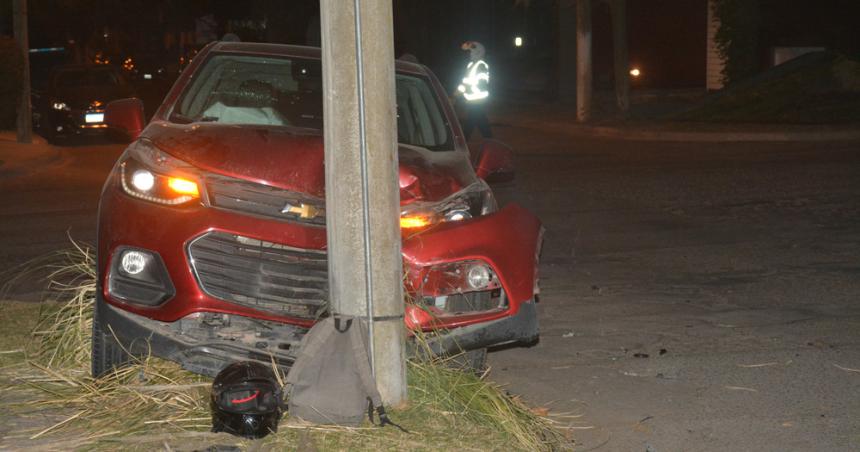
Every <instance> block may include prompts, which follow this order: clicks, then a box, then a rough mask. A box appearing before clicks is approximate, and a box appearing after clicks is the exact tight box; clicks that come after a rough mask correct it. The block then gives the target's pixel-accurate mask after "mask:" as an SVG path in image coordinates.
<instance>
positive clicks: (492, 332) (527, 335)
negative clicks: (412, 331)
mask: <svg viewBox="0 0 860 452" xmlns="http://www.w3.org/2000/svg"><path fill="white" fill-rule="evenodd" d="M95 308H96V309H98V311H99V312H98V318H99V319H100V321H102V322H104V324H105V325H110V327H109V329H108V331H110V332H111V333H112V334H113V335H114V337H115V338H116V339H117V340H118V341H119V342H120V343H121V344H122V345H123V347H125V348H126V350H128V351H130V352H131V353H133V354H135V355H139V356H144V355H147V354H152V355H155V356H160V357H163V358H165V359H168V360H171V361H174V362H177V363H179V364H180V365H181V366H182V367H183V368H185V369H187V370H189V371H191V372H195V373H199V374H202V375H207V376H210V377H214V376H215V375H217V374H218V372H220V371H221V369H223V368H224V367H226V366H227V365H229V364H230V363H233V362H236V361H257V362H260V363H263V364H266V365H270V364H271V362H272V360H274V361H275V362H276V363H277V364H278V366H279V367H281V368H282V369H283V370H284V371H287V370H289V368H290V366H292V364H293V362H294V361H295V358H296V354H297V352H298V347H290V348H287V349H284V348H283V347H278V346H268V343H267V346H266V347H264V348H260V347H259V344H260V343H263V342H265V341H260V342H258V343H257V344H247V343H242V342H237V341H234V340H229V339H224V338H218V337H217V336H215V335H213V336H211V337H208V338H203V337H189V336H188V335H186V334H183V333H182V332H180V331H178V330H177V329H176V328H174V327H173V326H172V325H171V323H168V322H159V321H157V320H152V319H149V318H146V317H143V316H140V315H137V314H133V313H130V312H128V311H124V310H122V309H119V308H116V307H113V306H111V305H109V304H107V303H105V302H104V301H102V300H101V297H99V300H98V301H97V302H96V306H95ZM284 327H285V328H295V327H292V326H290V325H284ZM305 332H306V330H305V329H301V328H297V330H296V331H294V332H293V333H292V334H294V335H295V336H296V337H299V336H301V335H303V334H304V333H305ZM537 338H538V320H537V311H536V308H535V303H534V302H532V301H530V302H527V303H523V304H522V305H521V306H520V309H519V310H518V312H517V313H516V314H515V315H513V316H510V317H504V318H501V319H498V320H493V321H490V322H484V323H479V324H474V325H469V326H465V327H461V328H455V329H452V330H446V331H444V332H440V333H437V334H434V335H433V336H432V337H429V338H428V339H427V345H428V346H429V348H430V350H431V351H432V352H433V353H435V354H437V355H445V354H455V353H459V352H460V351H465V350H473V349H478V348H484V347H491V346H492V347H494V346H500V345H505V344H511V343H529V342H532V341H534V340H536V339H537ZM285 340H286V339H285ZM273 345H274V344H273ZM408 349H409V351H410V354H414V353H417V352H419V348H418V347H416V346H411V347H409V348H408Z"/></svg>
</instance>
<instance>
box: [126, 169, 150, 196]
mask: <svg viewBox="0 0 860 452" xmlns="http://www.w3.org/2000/svg"><path fill="white" fill-rule="evenodd" d="M131 185H134V188H136V189H138V190H140V191H149V190H151V189H152V187H153V186H154V185H155V176H153V175H152V173H150V172H149V171H147V170H142V169H141V170H137V171H135V172H134V174H132V175H131Z"/></svg>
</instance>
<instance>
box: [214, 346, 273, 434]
mask: <svg viewBox="0 0 860 452" xmlns="http://www.w3.org/2000/svg"><path fill="white" fill-rule="evenodd" d="M282 406H283V401H282V391H281V388H280V387H279V385H278V382H277V380H276V379H275V374H274V372H273V371H272V369H271V368H270V367H269V366H266V365H264V364H260V363H257V362H253V361H242V362H237V363H233V364H230V365H229V366H227V367H225V368H224V369H223V370H222V371H221V372H219V373H218V375H217V376H216V377H215V380H214V381H213V382H212V392H211V397H210V409H211V410H212V431H213V432H227V433H230V434H233V435H237V436H242V437H245V438H262V437H264V436H266V435H268V434H269V433H273V432H276V431H277V430H278V421H280V419H281V411H282V410H281V408H282Z"/></svg>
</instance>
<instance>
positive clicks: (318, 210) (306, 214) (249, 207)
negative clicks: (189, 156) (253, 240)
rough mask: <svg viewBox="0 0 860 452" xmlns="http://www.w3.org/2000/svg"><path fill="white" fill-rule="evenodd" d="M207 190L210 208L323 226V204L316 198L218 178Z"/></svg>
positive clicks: (209, 178) (213, 178)
mask: <svg viewBox="0 0 860 452" xmlns="http://www.w3.org/2000/svg"><path fill="white" fill-rule="evenodd" d="M206 186H207V189H208V192H209V204H211V205H212V206H213V207H218V208H221V209H227V210H234V211H237V212H242V213H247V214H252V215H259V216H264V217H268V218H276V219H279V220H290V221H298V222H300V223H306V224H313V225H318V226H325V207H324V204H325V202H324V200H323V199H320V198H317V197H315V196H310V195H307V194H303V193H297V192H294V191H289V190H284V189H281V188H277V187H271V186H269V185H263V184H258V183H256V182H250V181H246V180H241V179H235V178H232V177H227V176H221V175H217V174H209V175H207V176H206Z"/></svg>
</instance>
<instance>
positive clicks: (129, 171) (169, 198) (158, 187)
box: [120, 140, 200, 206]
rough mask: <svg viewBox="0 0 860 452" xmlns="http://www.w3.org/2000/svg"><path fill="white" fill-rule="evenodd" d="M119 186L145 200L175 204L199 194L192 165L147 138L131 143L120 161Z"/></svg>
mask: <svg viewBox="0 0 860 452" xmlns="http://www.w3.org/2000/svg"><path fill="white" fill-rule="evenodd" d="M120 173H121V174H120V180H121V183H122V189H123V191H125V192H126V193H127V194H129V195H131V196H134V197H135V198H140V199H143V200H146V201H150V202H154V203H158V204H166V205H170V206H176V205H180V204H185V203H187V202H190V201H193V200H195V199H199V198H200V189H199V185H198V183H197V180H198V176H197V174H196V171H195V169H194V167H192V166H191V165H189V164H187V163H185V162H183V161H181V160H179V159H177V158H175V157H172V156H170V155H168V154H166V153H164V152H162V151H160V150H159V149H158V148H156V147H155V145H153V144H152V143H151V142H150V141H148V140H140V141H137V142H136V143H134V144H132V145H131V146H130V147H129V148H128V150H127V151H126V155H125V156H124V157H123V161H122V163H120Z"/></svg>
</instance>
